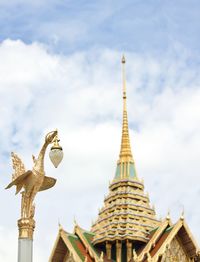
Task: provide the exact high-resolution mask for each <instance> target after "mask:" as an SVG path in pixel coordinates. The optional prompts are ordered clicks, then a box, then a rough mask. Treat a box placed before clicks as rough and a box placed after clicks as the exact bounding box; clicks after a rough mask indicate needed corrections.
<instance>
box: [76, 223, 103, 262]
mask: <svg viewBox="0 0 200 262" xmlns="http://www.w3.org/2000/svg"><path fill="white" fill-rule="evenodd" d="M84 232H85V230H83V229H82V228H81V227H79V225H78V224H76V225H75V228H74V233H75V234H76V235H77V236H79V238H80V239H81V241H82V242H83V244H84V245H85V247H86V248H87V250H88V252H89V254H90V256H91V257H92V258H93V259H94V261H95V262H99V256H98V255H97V253H96V251H95V250H94V248H93V247H92V245H91V243H90V242H89V241H88V240H87V238H86V237H85V235H84ZM89 233H90V234H91V232H89Z"/></svg>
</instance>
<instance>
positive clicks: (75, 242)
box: [49, 57, 200, 262]
mask: <svg viewBox="0 0 200 262" xmlns="http://www.w3.org/2000/svg"><path fill="white" fill-rule="evenodd" d="M122 68H123V121H122V137H121V149H120V154H119V160H118V162H117V167H116V172H115V176H114V178H113V181H112V183H111V184H110V186H109V192H108V195H107V196H106V197H105V200H104V204H103V207H102V208H101V209H100V211H99V214H98V218H97V219H96V221H95V223H94V224H93V225H92V227H91V230H90V231H86V230H84V229H82V228H81V227H80V226H79V225H78V224H75V228H74V232H73V234H70V233H68V232H66V231H65V230H64V229H63V228H62V227H61V226H60V228H59V232H58V236H57V239H56V241H55V244H54V248H53V250H52V253H51V256H50V258H49V262H71V261H75V262H86V261H87V262H103V261H107V262H109V261H110V262H111V261H116V262H131V261H135V262H136V261H137V262H156V261H160V262H164V261H165V262H173V261H174V262H175V261H180V262H192V261H200V252H199V249H198V246H197V244H196V242H195V240H194V238H193V236H192V234H191V232H190V230H189V228H188V226H187V224H186V221H185V219H184V215H182V216H181V217H180V219H179V220H178V221H177V223H175V224H173V223H172V222H171V220H170V217H169V215H168V216H167V217H166V218H165V219H164V220H159V219H157V216H156V212H155V210H154V207H153V206H151V204H150V200H149V196H148V194H146V193H145V192H144V183H143V181H142V180H140V178H139V177H138V175H137V172H136V167H135V161H134V158H133V155H132V152H131V146H130V138H129V127H128V114H127V107H126V101H127V95H126V80H125V58H124V57H123V58H122Z"/></svg>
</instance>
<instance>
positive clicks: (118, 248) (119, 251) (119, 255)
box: [116, 241, 122, 262]
mask: <svg viewBox="0 0 200 262" xmlns="http://www.w3.org/2000/svg"><path fill="white" fill-rule="evenodd" d="M116 257H117V259H116V261H117V262H121V259H122V242H119V241H117V242H116Z"/></svg>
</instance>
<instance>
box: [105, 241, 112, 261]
mask: <svg viewBox="0 0 200 262" xmlns="http://www.w3.org/2000/svg"><path fill="white" fill-rule="evenodd" d="M111 247H112V245H111V243H109V242H106V255H107V257H108V259H111Z"/></svg>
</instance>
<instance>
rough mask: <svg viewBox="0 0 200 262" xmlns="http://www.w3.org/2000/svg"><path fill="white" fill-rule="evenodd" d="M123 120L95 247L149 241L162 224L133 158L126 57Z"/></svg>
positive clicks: (93, 230)
mask: <svg viewBox="0 0 200 262" xmlns="http://www.w3.org/2000/svg"><path fill="white" fill-rule="evenodd" d="M122 78H123V117H122V137H121V147H120V154H119V160H118V161H117V168H116V173H115V176H114V179H113V181H112V183H111V185H110V187H109V194H108V196H107V197H106V198H105V200H104V206H103V207H102V208H101V209H100V212H99V216H98V219H97V221H96V222H95V223H94V224H93V225H92V232H94V233H95V237H94V240H93V242H94V244H99V243H104V242H105V241H115V240H127V239H128V240H133V241H140V242H147V241H148V232H149V231H150V230H152V229H153V228H155V227H156V226H158V225H159V221H158V220H157V219H156V217H155V211H154V208H153V207H151V205H150V201H149V197H148V195H147V194H145V193H144V184H143V181H141V180H140V179H139V178H138V176H137V172H136V167H135V161H134V159H133V156H132V151H131V145H130V137H129V126H128V113H127V102H126V100H127V93H126V77H125V58H124V56H123V58H122Z"/></svg>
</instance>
